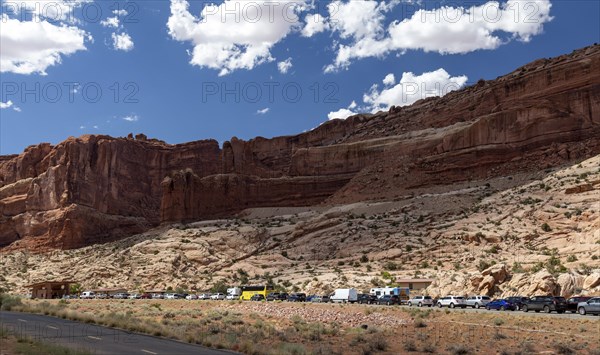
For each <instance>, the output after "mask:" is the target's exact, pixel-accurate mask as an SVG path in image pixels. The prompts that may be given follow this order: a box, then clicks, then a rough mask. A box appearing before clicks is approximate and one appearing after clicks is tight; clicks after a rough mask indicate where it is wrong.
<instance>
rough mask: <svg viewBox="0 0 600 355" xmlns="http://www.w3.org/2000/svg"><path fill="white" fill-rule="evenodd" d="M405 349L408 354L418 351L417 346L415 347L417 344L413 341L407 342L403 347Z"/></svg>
mask: <svg viewBox="0 0 600 355" xmlns="http://www.w3.org/2000/svg"><path fill="white" fill-rule="evenodd" d="M403 348H404V350H405V351H407V352H413V351H417V346H416V345H415V342H414V341H412V340H407V341H405V342H404V345H403Z"/></svg>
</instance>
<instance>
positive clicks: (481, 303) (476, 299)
mask: <svg viewBox="0 0 600 355" xmlns="http://www.w3.org/2000/svg"><path fill="white" fill-rule="evenodd" d="M490 302H492V299H491V298H489V297H488V296H470V297H467V300H466V304H467V306H469V307H473V308H479V307H485V306H486V305H487V304H488V303H490Z"/></svg>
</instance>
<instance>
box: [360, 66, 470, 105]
mask: <svg viewBox="0 0 600 355" xmlns="http://www.w3.org/2000/svg"><path fill="white" fill-rule="evenodd" d="M386 78H387V76H386ZM467 80H468V78H467V77H466V76H464V75H462V76H454V77H453V76H450V74H448V72H447V71H446V70H444V69H442V68H440V69H438V70H435V71H432V72H426V73H423V74H421V75H415V74H414V73H411V72H405V73H403V74H402V78H401V79H400V81H399V82H398V84H396V85H394V86H391V85H390V86H388V87H386V88H384V89H382V90H379V87H378V85H377V84H375V85H373V86H372V87H371V90H370V91H369V92H368V93H366V94H364V95H363V101H364V102H365V103H366V104H367V105H368V107H369V109H370V111H372V112H377V111H379V110H388V109H389V108H390V107H391V106H407V105H412V104H413V103H415V102H416V101H418V100H421V99H425V98H427V97H433V96H444V95H445V94H447V93H449V92H451V91H455V90H458V89H461V88H463V87H464V86H465V84H466V83H467ZM384 82H385V80H384Z"/></svg>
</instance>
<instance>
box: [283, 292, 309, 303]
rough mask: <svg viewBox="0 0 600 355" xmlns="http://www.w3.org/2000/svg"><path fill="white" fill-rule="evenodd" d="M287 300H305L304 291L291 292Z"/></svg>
mask: <svg viewBox="0 0 600 355" xmlns="http://www.w3.org/2000/svg"><path fill="white" fill-rule="evenodd" d="M287 300H288V302H306V294H305V293H292V294H291V295H290V296H289V297H288V298H287Z"/></svg>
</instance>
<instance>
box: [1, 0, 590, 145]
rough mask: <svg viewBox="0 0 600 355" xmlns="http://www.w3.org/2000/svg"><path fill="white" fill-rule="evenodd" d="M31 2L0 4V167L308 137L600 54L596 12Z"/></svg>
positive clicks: (450, 5)
mask: <svg viewBox="0 0 600 355" xmlns="http://www.w3.org/2000/svg"><path fill="white" fill-rule="evenodd" d="M25 3H26V7H27V8H23V7H22V6H21V5H22V4H23V2H21V1H19V2H16V3H13V2H10V1H7V0H2V22H1V23H0V26H1V27H0V40H1V43H0V44H1V46H0V59H1V63H0V69H1V71H2V73H1V78H0V83H1V91H0V103H1V107H2V109H0V115H1V117H0V154H13V153H19V152H21V151H22V150H23V149H24V148H25V147H26V146H28V145H31V144H37V143H39V142H51V143H58V142H60V141H62V140H64V139H65V138H67V137H69V136H79V135H82V134H108V135H112V136H126V135H127V134H128V133H130V132H133V133H145V134H146V135H148V136H149V137H153V138H159V139H163V140H165V141H167V142H169V143H180V142H186V141H192V140H198V139H206V138H215V139H217V140H218V141H220V142H223V141H225V140H228V139H230V138H231V137H232V136H236V137H239V138H243V139H250V138H252V137H255V136H263V137H273V136H278V135H288V134H296V133H300V132H302V131H305V130H309V129H312V128H314V127H317V126H318V125H319V124H321V123H322V122H324V121H326V120H327V119H328V118H333V117H337V118H345V117H346V116H347V115H349V114H351V113H354V112H376V111H377V110H381V109H387V108H388V107H389V106H390V105H392V104H395V105H404V104H410V103H411V102H413V101H415V100H416V99H418V98H422V97H424V96H425V95H443V94H444V93H446V92H448V91H450V90H454V89H458V88H460V87H464V86H466V85H469V84H470V83H473V82H476V81H477V80H478V79H480V78H484V79H494V78H496V77H497V76H500V75H503V74H506V73H508V72H510V71H512V70H514V69H516V68H517V67H519V66H521V65H523V64H525V63H527V62H530V61H532V60H535V59H538V58H542V57H552V56H556V55H560V54H563V53H569V52H571V51H572V50H574V49H577V48H580V47H583V46H587V45H591V44H593V43H595V42H600V29H599V28H600V24H599V21H600V16H599V14H600V5H599V2H598V1H551V0H537V1H515V0H509V1H500V2H499V3H495V2H487V1H470V2H461V1H453V2H439V1H438V2H432V1H429V2H419V3H418V4H417V3H410V2H405V1H399V0H391V1H352V2H349V1H346V0H344V1H336V2H328V3H325V2H315V3H313V2H311V1H296V2H294V3H291V4H288V2H287V1H280V2H279V3H278V4H277V5H274V4H273V2H270V3H265V2H252V1H242V2H238V4H237V5H236V2H235V1H233V0H231V1H226V3H223V2H222V1H216V3H215V6H207V5H208V3H205V2H200V1H189V2H188V1H185V0H172V1H167V0H164V1H143V2H142V1H138V2H132V1H130V2H124V1H97V2H92V1H91V0H90V1H82V0H69V1H67V0H61V1H58V2H56V1H54V2H51V1H38V2H34V1H26V2H25ZM249 4H251V5H249ZM236 6H237V7H236ZM56 9H61V11H60V14H62V16H61V15H60V14H59V13H58V12H57V10H56ZM258 9H260V12H261V13H260V14H259V10H258ZM62 10H64V11H62ZM484 12H485V14H483V13H484ZM65 14H67V15H65ZM482 14H483V15H482ZM236 16H237V21H236ZM390 74H391V75H390ZM74 83H78V85H75V84H74ZM374 85H377V86H376V87H374ZM423 88H426V90H423ZM98 89H100V90H101V91H102V93H101V94H98V92H97V90H98ZM298 90H301V93H300V92H299V91H298ZM425 91H426V92H425Z"/></svg>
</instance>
